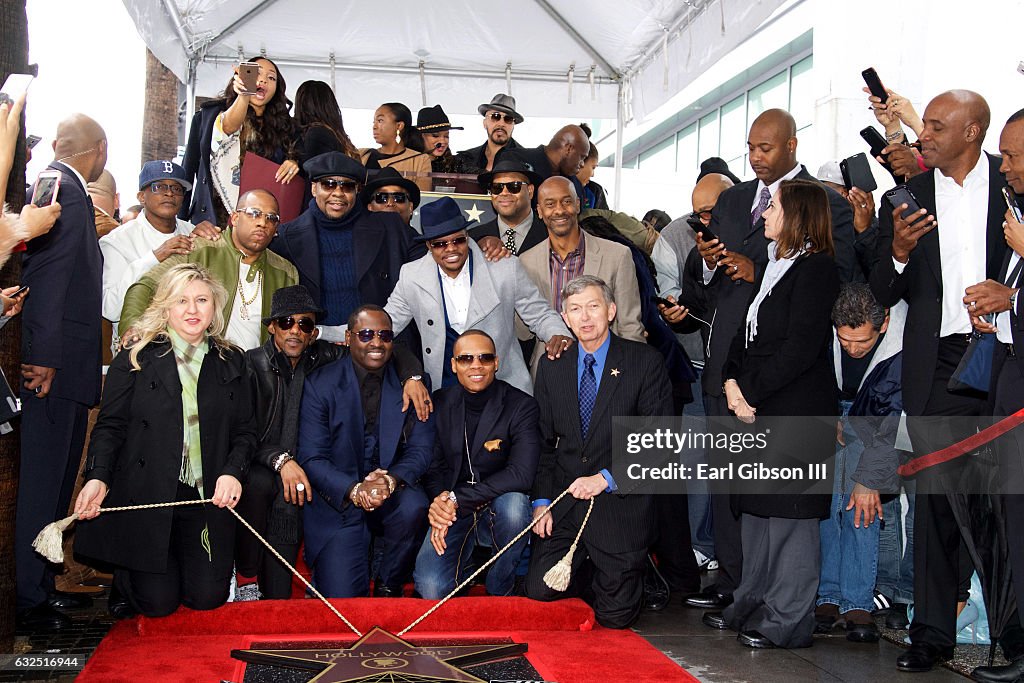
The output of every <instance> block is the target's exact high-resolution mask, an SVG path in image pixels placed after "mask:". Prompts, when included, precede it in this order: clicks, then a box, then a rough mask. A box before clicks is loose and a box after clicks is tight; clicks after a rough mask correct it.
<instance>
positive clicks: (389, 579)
mask: <svg viewBox="0 0 1024 683" xmlns="http://www.w3.org/2000/svg"><path fill="white" fill-rule="evenodd" d="M345 339H346V341H347V342H348V346H349V355H348V357H345V358H340V359H338V360H337V361H335V362H334V363H330V364H329V365H326V366H324V367H322V368H320V369H319V370H317V371H315V372H314V373H312V374H311V375H309V377H308V378H307V379H306V384H305V387H304V388H303V395H302V410H301V412H300V415H299V437H298V442H297V449H296V451H297V452H296V458H297V459H298V461H299V465H301V466H302V468H303V470H305V472H306V476H307V477H309V482H310V484H312V486H313V494H314V495H313V500H312V501H311V502H309V503H307V504H306V505H305V506H304V508H303V514H302V517H303V526H304V533H305V544H306V550H305V556H306V563H307V564H308V565H309V566H310V567H311V568H312V570H313V584H314V585H315V586H316V587H317V590H319V591H320V592H321V593H323V594H324V595H325V596H327V597H332V598H352V597H362V596H365V595H367V594H368V593H369V590H370V562H369V561H368V554H369V549H370V541H371V537H372V536H376V537H377V542H378V543H380V544H381V546H382V547H383V557H382V559H381V562H380V567H379V571H378V573H377V579H376V580H375V581H374V590H373V594H374V596H386V597H391V596H393V597H401V595H402V586H403V584H404V583H405V582H406V580H408V578H409V577H410V575H411V573H412V565H413V560H414V559H415V557H416V551H417V550H419V545H420V543H419V539H421V538H423V531H424V528H425V526H426V512H427V497H426V495H425V494H424V493H423V490H422V489H421V488H420V487H419V485H418V482H419V479H420V477H421V476H423V473H424V472H426V470H427V467H428V466H429V465H430V458H431V455H432V454H433V450H434V420H433V417H432V416H431V417H430V418H428V419H427V420H426V421H425V422H421V421H419V420H418V419H417V417H416V414H415V411H412V410H409V411H406V412H405V413H403V412H402V386H401V384H400V382H399V378H398V373H397V371H396V370H395V367H394V366H395V364H394V363H393V362H392V352H393V346H394V345H393V342H394V331H393V329H392V326H391V317H390V316H389V315H388V314H387V312H386V311H384V309H382V308H381V307H379V306H375V305H372V304H364V305H362V306H360V307H359V308H357V309H356V310H355V311H353V312H352V315H350V316H349V319H348V329H347V330H346V332H345Z"/></svg>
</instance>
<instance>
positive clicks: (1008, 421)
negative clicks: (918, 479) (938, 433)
mask: <svg viewBox="0 0 1024 683" xmlns="http://www.w3.org/2000/svg"><path fill="white" fill-rule="evenodd" d="M1022 422H1024V408H1022V409H1020V410H1018V411H1017V412H1016V413H1014V414H1013V415H1010V416H1008V417H1004V418H1003V419H1002V420H1000V421H999V422H997V423H995V424H994V425H992V426H991V427H986V428H985V429H983V430H981V431H980V432H978V433H977V434H972V435H970V436H969V437H967V438H966V439H964V440H963V441H958V442H956V443H955V444H952V445H951V446H946V447H945V448H942V449H940V450H937V451H935V452H934V453H929V454H928V455H922V456H921V457H920V458H914V459H913V460H911V461H910V462H908V463H907V464H906V465H900V466H899V467H898V468H896V471H897V472H898V473H899V474H900V476H902V477H909V476H913V475H915V474H917V473H918V472H920V471H921V470H924V469H927V468H929V467H932V466H934V465H941V464H942V463H944V462H949V461H950V460H955V459H956V458H959V457H960V456H962V455H966V454H967V453H970V452H971V451H976V450H978V449H979V448H981V447H982V446H984V445H985V444H987V443H988V442H989V441H994V440H995V439H997V438H999V437H1000V436H1002V435H1003V434H1006V433H1007V432H1008V431H1010V430H1011V429H1015V428H1016V427H1018V426H1020V424H1021V423H1022Z"/></svg>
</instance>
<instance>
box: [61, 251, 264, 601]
mask: <svg viewBox="0 0 1024 683" xmlns="http://www.w3.org/2000/svg"><path fill="white" fill-rule="evenodd" d="M227 297H228V295H227V292H226V291H225V289H224V287H223V285H221V284H220V283H219V282H218V281H217V280H216V279H214V278H213V277H212V276H211V274H210V272H209V271H207V270H206V269H205V268H203V267H202V266H199V265H197V264H192V263H190V264H182V265H178V266H174V267H173V268H171V269H170V270H168V271H167V272H166V273H165V274H164V276H163V277H162V278H161V279H160V281H159V283H158V284H157V287H156V293H155V295H154V297H153V300H152V302H151V303H150V305H149V307H148V308H147V309H146V311H145V312H144V313H143V314H142V316H141V317H139V318H138V319H137V320H136V321H135V323H134V329H135V332H136V333H137V335H138V341H137V342H135V343H134V344H132V345H131V346H130V347H126V352H122V353H119V354H118V355H117V356H116V357H115V358H114V361H113V362H112V363H111V365H110V370H109V371H108V372H107V379H106V382H105V384H104V388H103V402H102V405H101V407H100V414H99V419H98V420H97V421H96V426H95V427H94V428H93V430H92V436H91V438H90V440H89V455H88V460H87V462H86V469H85V479H86V483H85V486H84V487H83V488H82V492H81V493H80V494H79V496H78V500H77V501H76V502H75V512H76V513H77V514H78V515H79V519H83V520H87V519H93V518H94V517H96V516H97V515H98V514H99V507H100V505H102V504H103V503H107V505H108V506H124V505H144V504H147V503H164V502H169V501H181V502H187V501H199V500H203V499H207V498H209V499H212V500H211V502H212V505H210V504H206V503H203V504H199V503H196V504H192V505H190V504H185V505H180V506H176V507H162V508H156V509H149V510H137V511H126V512H118V513H110V514H108V515H103V516H102V517H100V518H99V519H95V520H94V521H91V522H88V523H84V524H81V525H80V526H79V527H78V529H77V532H76V534H75V551H76V552H77V553H79V554H81V555H83V556H85V557H88V558H93V559H96V560H100V561H103V562H107V563H110V564H113V565H115V566H116V567H117V569H116V571H115V573H114V586H115V587H116V588H118V589H119V590H120V591H121V592H122V593H123V594H124V595H125V596H126V597H127V598H128V601H129V603H130V604H131V605H132V606H133V607H134V608H135V609H136V610H137V611H139V612H141V613H142V614H144V615H146V616H151V617H156V616H165V615H168V614H170V613H171V612H173V611H175V610H176V609H177V608H178V606H179V605H185V606H186V607H189V608H191V609H197V610H204V609H214V608H216V607H219V606H221V605H223V604H224V603H225V602H226V601H227V598H228V585H229V583H230V581H231V568H232V561H233V557H234V552H233V551H234V546H235V529H236V522H235V517H234V515H232V514H231V513H230V512H229V511H228V510H224V509H222V508H225V507H228V508H233V507H235V505H237V503H238V499H239V497H240V496H241V495H242V484H241V482H242V481H244V480H245V476H246V473H247V471H248V469H249V461H250V460H251V459H252V454H253V450H254V448H255V446H256V434H255V432H256V427H255V421H254V418H253V408H252V401H251V400H250V397H249V385H248V381H247V380H246V376H245V367H244V360H243V355H242V352H241V350H239V349H237V348H236V347H234V346H231V345H230V344H229V343H227V342H226V341H224V339H223V337H221V335H222V334H223V333H224V327H225V321H224V315H223V311H224V307H225V305H226V303H227ZM179 406H180V408H179ZM108 492H109V496H108V495H107V494H108Z"/></svg>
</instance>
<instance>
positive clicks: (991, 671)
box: [971, 656, 1024, 683]
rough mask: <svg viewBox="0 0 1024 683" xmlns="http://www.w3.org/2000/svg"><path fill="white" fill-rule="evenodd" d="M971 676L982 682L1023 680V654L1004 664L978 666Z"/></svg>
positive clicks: (994, 682) (1009, 682) (1002, 682)
mask: <svg viewBox="0 0 1024 683" xmlns="http://www.w3.org/2000/svg"><path fill="white" fill-rule="evenodd" d="M971 678H973V679H974V680H976V681H981V682H982V683H1014V682H1015V681H1024V656H1020V657H1017V658H1016V659H1015V660H1013V661H1012V662H1010V663H1009V664H1007V665H1006V666H979V667H977V668H976V669H974V671H972V672H971Z"/></svg>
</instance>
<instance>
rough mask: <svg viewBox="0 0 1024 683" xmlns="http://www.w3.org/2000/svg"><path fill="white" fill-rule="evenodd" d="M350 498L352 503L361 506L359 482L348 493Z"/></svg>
mask: <svg viewBox="0 0 1024 683" xmlns="http://www.w3.org/2000/svg"><path fill="white" fill-rule="evenodd" d="M361 483H362V482H360V484H361ZM348 499H349V500H350V501H352V504H353V505H355V506H356V507H359V484H356V485H355V486H353V487H352V491H351V493H349V494H348Z"/></svg>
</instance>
